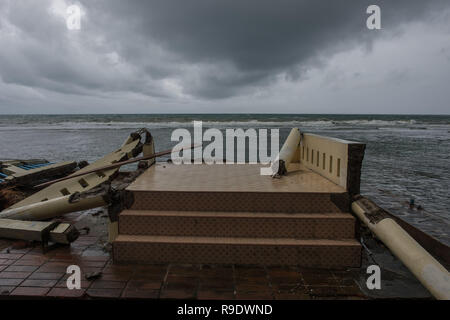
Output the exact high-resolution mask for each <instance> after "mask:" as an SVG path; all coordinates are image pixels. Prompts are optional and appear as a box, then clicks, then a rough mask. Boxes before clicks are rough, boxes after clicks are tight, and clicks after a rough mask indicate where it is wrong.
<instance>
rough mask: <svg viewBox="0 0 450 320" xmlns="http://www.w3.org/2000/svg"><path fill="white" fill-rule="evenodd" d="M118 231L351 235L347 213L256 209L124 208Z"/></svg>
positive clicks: (352, 223)
mask: <svg viewBox="0 0 450 320" xmlns="http://www.w3.org/2000/svg"><path fill="white" fill-rule="evenodd" d="M119 233H120V234H122V235H154V236H198V237H237V238H243V237H248V238H293V239H335V240H339V239H352V238H354V236H355V219H354V217H353V216H352V215H350V214H349V213H287V214H286V213H267V212H264V213H261V212H259V213H256V212H203V211H155V210H125V211H123V212H122V213H121V214H120V216H119Z"/></svg>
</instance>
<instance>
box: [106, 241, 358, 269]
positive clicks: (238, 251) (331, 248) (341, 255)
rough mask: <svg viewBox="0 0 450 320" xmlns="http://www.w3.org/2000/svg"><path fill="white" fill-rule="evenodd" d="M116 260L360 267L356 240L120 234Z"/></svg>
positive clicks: (116, 242) (116, 244)
mask: <svg viewBox="0 0 450 320" xmlns="http://www.w3.org/2000/svg"><path fill="white" fill-rule="evenodd" d="M113 250H114V251H113V254H114V259H117V258H118V257H120V261H121V262H127V263H149V262H151V263H192V264H197V263H214V264H263V265H268V266H271V265H301V266H305V267H314V268H340V267H343V266H345V267H358V266H359V265H360V259H361V258H360V257H361V246H360V244H359V243H358V242H357V241H356V240H354V239H349V240H323V239H312V240H311V239H308V240H305V239H302V240H296V239H286V238H230V237H226V238H224V237H175V236H135V235H119V236H118V237H117V238H116V240H115V242H114V248H113Z"/></svg>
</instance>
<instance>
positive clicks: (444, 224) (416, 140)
mask: <svg viewBox="0 0 450 320" xmlns="http://www.w3.org/2000/svg"><path fill="white" fill-rule="evenodd" d="M194 120H198V121H200V120H201V121H203V128H204V129H208V128H218V129H221V130H225V129H227V128H232V129H236V128H242V129H247V128H255V129H260V128H268V129H276V128H279V129H280V146H281V145H282V143H283V141H284V139H285V138H286V137H287V135H288V134H289V131H290V129H291V128H293V127H298V128H300V130H302V131H304V132H310V133H317V134H321V135H326V136H330V137H336V138H341V139H347V140H352V141H358V142H363V143H366V145H367V146H366V153H365V157H364V161H363V168H362V176H361V193H362V194H364V195H367V196H368V197H370V198H371V199H373V200H374V201H375V202H376V203H378V204H379V205H380V206H382V207H384V208H385V209H387V210H389V211H390V212H392V213H393V214H395V215H397V216H399V217H401V218H403V219H405V220H406V221H408V222H410V223H411V224H413V225H414V226H416V227H418V228H420V229H421V230H423V231H425V232H427V233H429V234H431V235H432V236H434V237H436V238H438V239H439V240H441V241H442V242H444V243H446V244H450V210H449V208H450V197H449V187H450V116H437V115H436V116H430V115H304V114H145V115H138V114H136V115H131V114H129V115H124V114H117V115H101V114H95V115H0V159H30V158H44V159H47V160H49V161H52V162H53V161H63V160H76V161H79V160H88V161H94V160H96V159H98V158H100V157H102V156H103V155H104V154H106V153H108V152H111V151H113V150H115V149H117V148H118V146H119V145H120V144H121V143H122V142H123V141H124V139H125V138H126V137H127V135H128V134H129V133H130V132H132V131H133V130H135V129H138V128H143V127H145V128H147V129H149V130H150V131H151V133H152V135H153V136H154V138H155V143H156V150H157V151H162V150H166V149H170V148H171V147H173V146H174V145H175V144H176V143H177V142H172V141H171V139H170V137H171V133H172V131H173V130H174V129H177V128H187V129H189V130H192V121H194ZM167 159H168V158H167V157H166V158H161V159H159V160H160V161H165V160H167ZM410 199H414V200H415V204H416V205H420V206H422V207H423V208H424V210H421V211H418V210H415V209H413V210H411V209H409V206H408V202H409V201H410Z"/></svg>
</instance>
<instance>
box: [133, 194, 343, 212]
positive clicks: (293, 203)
mask: <svg viewBox="0 0 450 320" xmlns="http://www.w3.org/2000/svg"><path fill="white" fill-rule="evenodd" d="M133 195H134V204H133V206H132V207H131V209H132V210H148V209H151V210H161V211H166V210H169V211H229V212H284V213H331V212H341V211H340V210H339V209H338V208H337V207H336V205H335V204H334V203H333V202H332V201H331V194H330V193H311V192H308V193H294V192H214V191H211V192H205V191H201V192H198V191H196V192H188V191H133ZM340 195H341V194H338V196H340ZM335 197H336V196H335ZM342 197H345V194H342Z"/></svg>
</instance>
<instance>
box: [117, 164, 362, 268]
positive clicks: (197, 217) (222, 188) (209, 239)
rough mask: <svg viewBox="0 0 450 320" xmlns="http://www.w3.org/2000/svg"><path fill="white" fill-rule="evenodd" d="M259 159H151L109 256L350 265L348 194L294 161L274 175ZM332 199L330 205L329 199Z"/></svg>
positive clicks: (353, 255) (356, 261) (355, 257)
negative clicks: (218, 161) (206, 162)
mask: <svg viewBox="0 0 450 320" xmlns="http://www.w3.org/2000/svg"><path fill="white" fill-rule="evenodd" d="M259 167H260V166H259V165H230V166H228V165H216V166H215V165H211V166H210V165H197V166H196V165H181V166H177V165H166V164H163V165H155V166H153V167H151V168H149V169H148V170H147V171H146V172H145V173H143V174H142V175H141V176H140V177H139V178H138V179H137V180H136V181H135V182H134V183H133V184H132V185H130V186H129V187H128V189H127V190H128V191H129V192H130V193H132V195H133V199H134V200H133V204H132V206H131V207H130V208H129V210H124V211H123V212H122V213H121V214H120V215H119V221H118V236H117V238H116V239H115V240H114V242H113V256H114V261H115V262H116V263H121V262H124V263H130V262H131V263H139V264H144V263H187V264H203V263H219V264H264V265H300V266H304V267H316V268H345V267H358V266H359V265H360V261H361V245H360V244H359V243H358V241H356V240H355V219H354V218H353V216H352V215H350V214H349V213H345V212H344V211H346V210H347V207H348V194H347V193H346V192H345V190H344V189H343V188H342V187H340V186H338V185H336V184H334V183H333V182H331V181H329V180H327V179H325V178H323V177H321V176H320V175H318V174H315V173H313V172H311V171H310V170H306V169H304V168H302V167H299V168H298V170H297V171H292V172H291V173H290V174H289V175H287V176H285V177H283V178H282V179H272V178H270V177H267V176H261V175H260V174H259ZM336 203H337V204H338V206H336Z"/></svg>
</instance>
